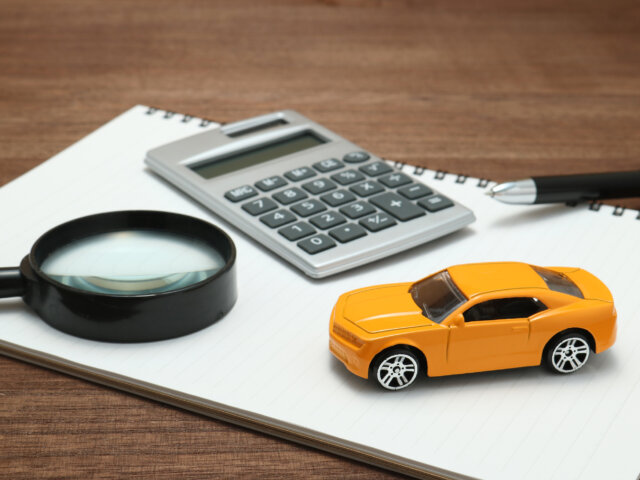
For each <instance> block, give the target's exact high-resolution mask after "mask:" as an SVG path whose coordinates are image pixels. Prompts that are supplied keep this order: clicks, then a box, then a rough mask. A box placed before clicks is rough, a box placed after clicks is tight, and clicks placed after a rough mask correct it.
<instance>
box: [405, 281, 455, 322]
mask: <svg viewBox="0 0 640 480" xmlns="http://www.w3.org/2000/svg"><path fill="white" fill-rule="evenodd" d="M409 292H410V293H411V297H412V298H413V301H414V302H416V305H418V306H419V307H420V308H421V309H422V314H423V315H424V316H425V317H427V318H429V319H430V320H432V321H434V322H436V323H441V322H442V321H443V320H444V319H445V318H447V315H449V314H450V313H451V312H452V311H454V310H455V309H456V308H458V307H459V306H460V305H462V304H463V303H464V302H465V301H466V300H467V299H466V298H465V296H464V295H463V294H462V292H461V291H460V290H458V287H457V286H456V284H455V283H453V280H451V276H450V275H449V272H447V271H446V270H444V271H442V272H440V273H436V274H435V275H432V276H430V277H427V278H425V279H424V280H420V281H419V282H416V283H414V284H413V285H412V286H411V288H410V289H409Z"/></svg>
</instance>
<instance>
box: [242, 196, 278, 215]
mask: <svg viewBox="0 0 640 480" xmlns="http://www.w3.org/2000/svg"><path fill="white" fill-rule="evenodd" d="M276 208H278V205H276V202H274V201H273V200H271V199H270V198H257V199H255V200H251V201H250V202H247V203H245V204H244V205H242V209H243V210H244V211H245V212H249V213H250V214H251V215H254V216H255V215H260V214H261V213H265V212H269V211H271V210H275V209H276Z"/></svg>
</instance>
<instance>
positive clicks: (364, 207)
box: [340, 200, 376, 218]
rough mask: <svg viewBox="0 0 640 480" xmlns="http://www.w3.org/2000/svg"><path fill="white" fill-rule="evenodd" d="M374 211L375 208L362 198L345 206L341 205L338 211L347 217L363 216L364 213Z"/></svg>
mask: <svg viewBox="0 0 640 480" xmlns="http://www.w3.org/2000/svg"><path fill="white" fill-rule="evenodd" d="M375 211H376V209H375V208H373V207H372V206H371V205H370V204H368V203H367V202H365V201H363V200H360V201H359V202H355V203H352V204H351V205H347V206H346V207H342V208H341V209H340V213H344V214H345V215H346V216H347V217H349V218H360V217H364V216H365V215H369V214H370V213H373V212H375Z"/></svg>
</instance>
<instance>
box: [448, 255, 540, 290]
mask: <svg viewBox="0 0 640 480" xmlns="http://www.w3.org/2000/svg"><path fill="white" fill-rule="evenodd" d="M447 271H448V272H449V275H451V279H452V280H453V282H454V283H455V284H456V285H457V286H458V288H459V289H460V291H461V292H462V293H464V295H465V296H466V297H467V298H471V297H474V296H476V295H480V294H482V293H487V292H495V291H497V290H513V289H522V288H544V289H548V287H547V284H546V283H545V282H544V280H543V279H542V278H541V277H540V276H539V275H538V274H537V273H536V272H535V271H534V270H533V268H531V265H528V264H526V263H520V262H493V263H470V264H466V265H455V266H453V267H449V268H448V269H447Z"/></svg>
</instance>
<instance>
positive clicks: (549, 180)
mask: <svg viewBox="0 0 640 480" xmlns="http://www.w3.org/2000/svg"><path fill="white" fill-rule="evenodd" d="M486 193H487V195H489V196H491V197H493V198H495V199H496V200H500V201H501V202H504V203H518V204H533V203H554V202H579V201H581V200H600V199H605V198H628V197H640V170H635V171H629V172H608V173H585V174H580V175H558V176H546V177H532V178H527V179H524V180H515V181H512V182H505V183H500V184H498V185H495V186H493V187H491V188H490V189H489V190H488V191H487V192H486Z"/></svg>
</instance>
